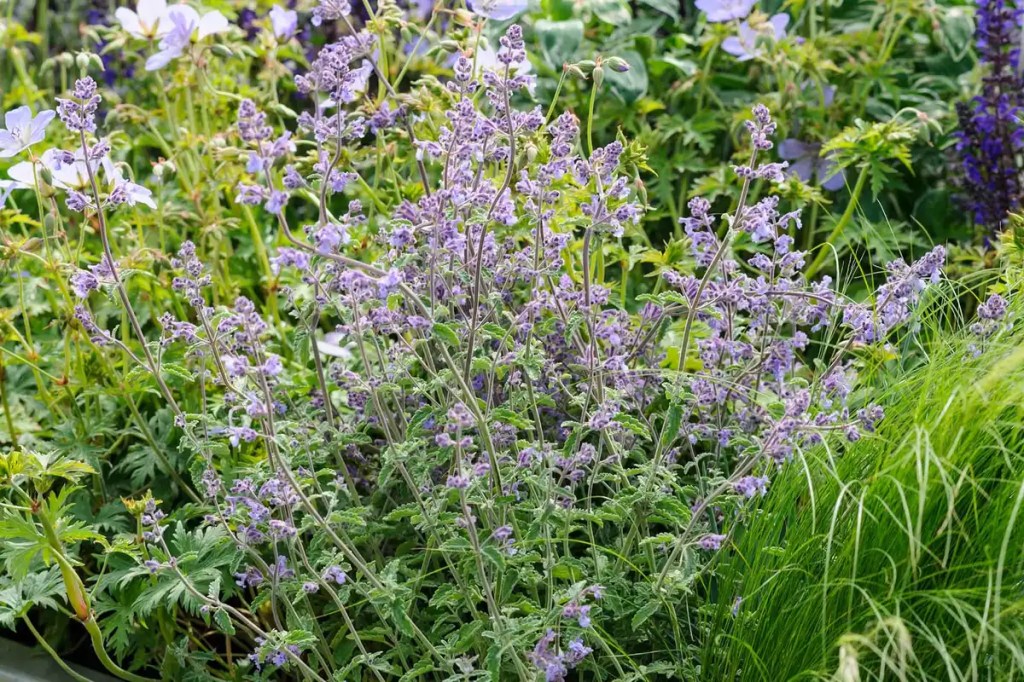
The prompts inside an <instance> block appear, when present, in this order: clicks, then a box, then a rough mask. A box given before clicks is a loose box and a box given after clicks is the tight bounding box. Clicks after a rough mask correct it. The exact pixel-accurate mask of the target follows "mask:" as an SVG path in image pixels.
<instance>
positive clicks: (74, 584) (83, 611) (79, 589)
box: [58, 558, 91, 621]
mask: <svg viewBox="0 0 1024 682" xmlns="http://www.w3.org/2000/svg"><path fill="white" fill-rule="evenodd" d="M58 563H60V574H61V577H62V578H63V579H64V591H65V592H67V595H68V603H69V604H71V608H73V609H74V610H75V615H76V616H78V619H79V620H81V621H87V620H89V618H90V617H91V611H90V609H89V597H88V595H87V594H86V592H85V585H83V584H82V579H81V578H79V577H78V574H77V573H75V569H73V568H72V567H71V564H69V563H68V561H67V559H64V558H59V559H58Z"/></svg>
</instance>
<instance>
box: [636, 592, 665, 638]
mask: <svg viewBox="0 0 1024 682" xmlns="http://www.w3.org/2000/svg"><path fill="white" fill-rule="evenodd" d="M660 608H661V601H659V600H657V599H653V600H651V601H649V602H647V603H646V604H644V605H643V606H641V607H640V608H639V609H637V610H636V613H634V614H633V618H632V619H631V620H630V626H631V627H632V629H633V630H634V631H635V630H637V629H639V628H640V626H641V625H643V624H644V623H646V622H647V620H648V619H650V617H651V616H653V615H654V614H656V613H657V612H658V609H660Z"/></svg>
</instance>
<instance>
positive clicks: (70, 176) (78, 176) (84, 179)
mask: <svg viewBox="0 0 1024 682" xmlns="http://www.w3.org/2000/svg"><path fill="white" fill-rule="evenodd" d="M64 155H65V152H62V151H61V150H59V149H48V150H46V151H45V152H43V155H42V157H41V159H40V161H41V163H42V165H43V166H45V167H46V168H47V169H49V171H50V174H51V175H52V176H53V183H52V184H53V186H54V187H56V188H57V189H63V190H75V191H83V190H86V189H88V188H89V172H88V169H87V168H86V165H85V156H84V155H83V154H82V151H81V149H79V150H78V151H77V152H76V153H75V155H74V161H73V162H71V163H65V162H63V161H62V160H61V159H62V158H63V157H64ZM99 165H100V166H102V167H103V168H104V169H107V168H112V167H113V164H111V163H110V160H109V159H108V158H107V157H104V158H103V159H101V160H100V162H99ZM97 170H98V169H97V166H96V164H95V163H93V172H96V171H97ZM37 172H38V171H37V170H36V169H35V168H33V163H32V162H31V161H22V162H21V163H17V164H15V165H13V166H11V167H10V168H9V169H8V170H7V175H8V176H9V177H10V178H11V180H14V181H15V182H16V183H17V185H18V186H17V188H16V189H32V188H34V187H35V186H36V174H37Z"/></svg>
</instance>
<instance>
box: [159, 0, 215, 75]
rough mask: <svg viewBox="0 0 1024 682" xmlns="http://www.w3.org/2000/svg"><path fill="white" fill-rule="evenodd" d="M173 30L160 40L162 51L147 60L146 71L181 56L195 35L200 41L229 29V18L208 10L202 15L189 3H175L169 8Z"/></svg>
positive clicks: (162, 66) (164, 64)
mask: <svg viewBox="0 0 1024 682" xmlns="http://www.w3.org/2000/svg"><path fill="white" fill-rule="evenodd" d="M168 15H169V17H170V20H171V30H170V31H169V32H168V33H167V35H165V36H164V38H163V40H161V41H160V51H159V52H157V53H156V54H155V55H153V56H151V57H150V58H149V59H147V60H146V71H156V70H157V69H162V68H164V67H165V66H167V65H168V64H170V63H171V61H172V60H174V59H177V58H178V57H180V56H181V54H182V52H184V51H185V48H186V47H188V46H189V45H190V44H191V43H192V39H193V35H195V40H197V41H199V40H202V39H203V38H206V37H207V36H212V35H215V34H217V33H223V32H225V31H227V30H228V26H229V25H228V20H227V19H226V18H225V17H224V15H223V14H221V13H220V12H217V11H216V10H215V11H213V12H207V13H206V14H204V15H203V16H202V17H200V16H199V12H197V11H195V10H194V9H192V8H191V7H189V6H188V5H175V6H173V7H171V9H170V10H168Z"/></svg>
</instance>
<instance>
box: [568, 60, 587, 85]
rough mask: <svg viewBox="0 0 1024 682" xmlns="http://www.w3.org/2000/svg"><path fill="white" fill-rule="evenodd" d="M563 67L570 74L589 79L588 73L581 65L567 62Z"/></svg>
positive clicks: (581, 78)
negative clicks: (584, 71)
mask: <svg viewBox="0 0 1024 682" xmlns="http://www.w3.org/2000/svg"><path fill="white" fill-rule="evenodd" d="M562 68H563V69H564V70H565V73H566V74H567V75H569V76H575V77H577V78H579V79H580V80H583V81H585V80H587V74H585V73H583V70H582V69H580V67H578V66H576V65H575V64H569V63H566V64H565V66H563V67H562Z"/></svg>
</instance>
